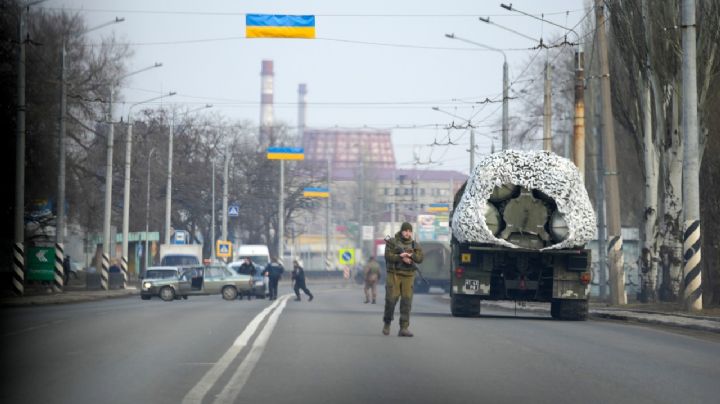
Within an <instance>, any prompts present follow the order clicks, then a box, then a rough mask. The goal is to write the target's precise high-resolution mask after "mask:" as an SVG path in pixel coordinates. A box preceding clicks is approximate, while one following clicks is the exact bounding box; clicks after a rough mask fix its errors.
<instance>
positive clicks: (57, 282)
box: [53, 243, 65, 293]
mask: <svg viewBox="0 0 720 404" xmlns="http://www.w3.org/2000/svg"><path fill="white" fill-rule="evenodd" d="M64 259H65V246H64V245H63V243H55V270H54V271H53V290H54V291H55V292H57V293H60V292H62V291H63V286H64V282H63V281H64V280H65V278H64V277H63V275H64V272H65V271H64V268H63V260H64Z"/></svg>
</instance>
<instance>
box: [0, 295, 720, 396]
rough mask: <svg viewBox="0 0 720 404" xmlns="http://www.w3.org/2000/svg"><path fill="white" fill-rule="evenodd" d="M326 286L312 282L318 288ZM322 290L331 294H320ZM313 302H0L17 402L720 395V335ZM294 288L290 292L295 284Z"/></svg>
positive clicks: (427, 299) (438, 299) (426, 299)
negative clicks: (394, 312) (385, 314)
mask: <svg viewBox="0 0 720 404" xmlns="http://www.w3.org/2000/svg"><path fill="white" fill-rule="evenodd" d="M309 286H310V287H311V288H312V286H313V285H309ZM315 289H317V290H315ZM321 289H322V287H318V288H314V290H313V292H314V293H315V294H316V299H315V300H314V301H313V302H307V301H303V302H295V301H292V299H290V300H287V299H279V300H277V301H275V302H274V303H273V302H268V301H265V300H253V301H237V302H225V301H222V300H221V299H220V298H219V297H216V296H208V297H191V298H190V299H189V300H187V301H175V302H170V303H166V302H162V301H160V300H157V299H153V300H152V301H141V300H140V299H139V297H132V298H123V299H113V300H105V301H99V302H89V303H78V304H69V305H61V306H43V307H29V308H6V309H3V310H1V311H0V316H1V320H2V324H3V328H2V331H0V338H1V340H0V343H2V365H1V366H2V374H3V378H2V388H0V402H3V403H25V402H43V403H103V404H109V403H136V402H152V403H179V402H185V403H194V402H195V403H197V402H202V403H213V402H218V403H222V402H243V403H246V402H271V403H305V402H315V403H339V402H344V403H368V402H400V401H404V402H413V403H437V402H446V403H467V402H499V403H503V402H519V401H518V400H527V401H530V402H553V403H576V402H587V401H591V402H614V403H645V402H647V403H677V402H684V403H695V402H696V403H707V402H717V397H718V395H719V394H720V387H718V386H719V384H718V380H720V368H719V367H718V359H719V358H720V339H719V338H718V336H717V335H713V334H705V333H700V332H676V331H668V330H665V329H659V328H653V327H648V326H639V325H633V324H627V323H616V322H611V321H587V322H558V321H552V320H550V319H549V318H548V317H546V316H545V315H543V314H534V313H524V314H522V313H521V316H520V317H514V313H513V312H509V311H498V310H495V311H493V310H489V309H487V308H483V313H484V315H483V317H482V318H472V319H458V318H452V317H450V316H449V314H448V301H447V299H446V298H445V297H443V296H442V295H420V296H416V300H415V305H414V309H413V311H414V315H413V318H412V327H411V328H412V329H413V331H414V332H415V333H416V336H415V337H414V338H398V337H397V336H395V333H396V332H397V325H396V324H393V330H392V331H393V333H392V334H391V336H383V335H381V333H380V329H381V327H382V321H381V311H382V305H381V304H377V305H372V304H367V305H366V304H362V300H363V297H362V296H361V294H362V292H361V290H359V289H332V288H330V287H326V289H325V290H321ZM285 290H287V289H285Z"/></svg>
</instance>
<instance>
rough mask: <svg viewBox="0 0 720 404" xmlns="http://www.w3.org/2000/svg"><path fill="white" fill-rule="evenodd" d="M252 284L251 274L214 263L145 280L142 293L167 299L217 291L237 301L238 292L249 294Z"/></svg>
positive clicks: (216, 292) (215, 292) (212, 293)
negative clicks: (163, 277) (174, 274)
mask: <svg viewBox="0 0 720 404" xmlns="http://www.w3.org/2000/svg"><path fill="white" fill-rule="evenodd" d="M253 284H254V281H253V278H252V277H251V276H249V275H239V274H235V273H233V272H232V271H231V270H229V269H228V268H227V267H225V266H224V265H218V264H213V265H208V266H192V267H186V268H183V272H182V274H180V276H178V277H176V278H165V279H143V281H142V288H141V292H140V293H145V294H148V295H150V296H160V298H161V299H163V300H164V301H166V302H168V301H172V300H175V299H180V298H187V297H188V296H194V295H214V294H219V295H222V297H223V299H225V300H235V299H237V297H238V295H239V294H247V293H249V292H250V291H251V290H252V288H253Z"/></svg>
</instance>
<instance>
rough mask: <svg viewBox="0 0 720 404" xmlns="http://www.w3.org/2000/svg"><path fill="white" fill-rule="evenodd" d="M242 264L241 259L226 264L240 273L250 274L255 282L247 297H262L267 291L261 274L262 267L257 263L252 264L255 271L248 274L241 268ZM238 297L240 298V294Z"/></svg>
mask: <svg viewBox="0 0 720 404" xmlns="http://www.w3.org/2000/svg"><path fill="white" fill-rule="evenodd" d="M242 264H243V261H233V262H231V263H229V264H228V268H230V269H231V270H232V271H233V272H235V273H237V274H240V275H252V277H253V280H254V281H255V284H254V285H253V288H252V290H251V291H250V293H249V294H248V295H247V296H248V298H250V297H252V296H255V297H256V298H259V299H264V298H265V296H266V293H267V284H266V283H265V277H264V276H263V267H261V266H260V265H257V264H253V265H254V266H255V273H254V274H250V273H247V270H246V269H242V268H241V265H242ZM240 298H242V295H241V296H240Z"/></svg>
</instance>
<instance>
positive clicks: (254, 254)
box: [235, 244, 270, 268]
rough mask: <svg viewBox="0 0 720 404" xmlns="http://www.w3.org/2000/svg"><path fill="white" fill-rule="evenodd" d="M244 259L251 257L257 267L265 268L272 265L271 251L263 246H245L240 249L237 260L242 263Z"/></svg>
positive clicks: (236, 255) (236, 256)
mask: <svg viewBox="0 0 720 404" xmlns="http://www.w3.org/2000/svg"><path fill="white" fill-rule="evenodd" d="M243 257H250V259H252V262H254V263H255V265H258V266H260V267H261V268H265V266H266V265H267V264H268V263H270V250H268V248H267V246H266V245H263V244H243V245H241V246H240V247H238V249H237V252H236V254H235V260H236V261H242V259H243Z"/></svg>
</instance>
